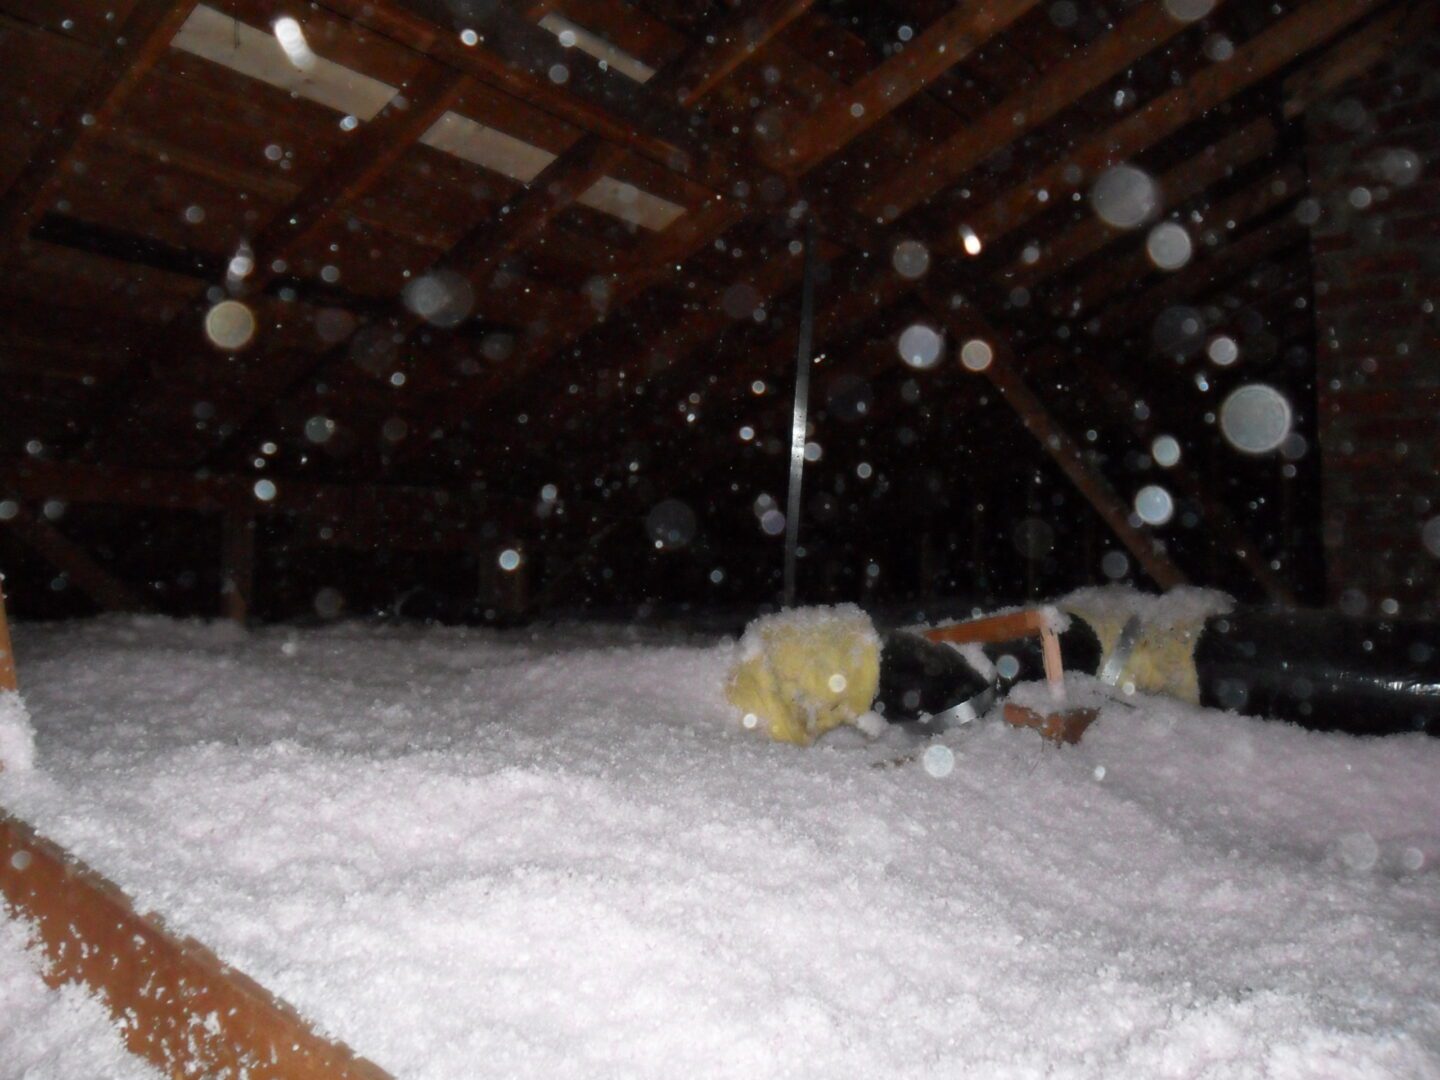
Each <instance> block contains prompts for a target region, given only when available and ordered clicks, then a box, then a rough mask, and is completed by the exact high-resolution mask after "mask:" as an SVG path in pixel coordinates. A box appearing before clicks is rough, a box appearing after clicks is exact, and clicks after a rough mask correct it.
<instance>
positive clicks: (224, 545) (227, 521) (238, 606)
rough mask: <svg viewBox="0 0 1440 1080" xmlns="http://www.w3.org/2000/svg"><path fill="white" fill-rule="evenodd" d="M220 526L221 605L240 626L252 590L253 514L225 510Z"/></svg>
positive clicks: (253, 554)
mask: <svg viewBox="0 0 1440 1080" xmlns="http://www.w3.org/2000/svg"><path fill="white" fill-rule="evenodd" d="M220 528H221V534H220V536H221V539H220V606H221V608H222V609H223V611H224V613H225V617H226V618H227V619H229V620H231V621H232V622H236V623H239V624H241V625H242V626H243V625H244V624H245V621H246V620H247V619H248V618H249V617H250V603H251V598H252V596H253V595H254V590H255V515H254V514H247V513H245V512H243V511H239V510H230V511H226V513H225V514H224V515H223V516H222V517H221V526H220Z"/></svg>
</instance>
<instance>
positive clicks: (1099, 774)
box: [1090, 765, 1105, 780]
mask: <svg viewBox="0 0 1440 1080" xmlns="http://www.w3.org/2000/svg"><path fill="white" fill-rule="evenodd" d="M1090 775H1091V776H1093V777H1095V779H1096V780H1104V779H1105V766H1104V765H1096V766H1095V770H1094V771H1093V772H1092V773H1091V774H1090Z"/></svg>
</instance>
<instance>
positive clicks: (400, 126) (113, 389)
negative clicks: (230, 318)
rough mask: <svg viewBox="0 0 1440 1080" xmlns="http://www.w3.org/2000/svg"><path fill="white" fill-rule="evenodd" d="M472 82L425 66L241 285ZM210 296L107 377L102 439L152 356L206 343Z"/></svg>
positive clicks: (284, 253)
mask: <svg viewBox="0 0 1440 1080" xmlns="http://www.w3.org/2000/svg"><path fill="white" fill-rule="evenodd" d="M469 85H470V80H469V78H468V77H467V76H464V75H461V74H459V73H457V72H455V71H453V70H451V69H449V68H443V67H440V66H437V65H434V64H428V63H427V64H424V65H422V66H421V68H420V70H419V72H418V74H417V75H416V76H415V78H414V79H413V80H412V81H411V83H410V84H408V85H407V86H405V87H403V88H402V93H399V94H397V95H396V96H395V98H394V99H392V100H391V101H390V102H389V104H387V105H386V106H385V107H384V108H383V109H381V110H380V112H379V113H378V114H377V115H376V116H375V117H374V118H373V119H372V120H370V121H368V122H367V123H365V124H364V125H363V126H362V127H361V128H360V130H359V131H358V132H357V133H356V135H355V136H354V138H353V139H352V140H351V141H350V142H349V143H347V144H346V146H345V148H344V149H343V150H342V151H341V152H340V153H339V154H337V155H336V156H335V158H334V159H333V160H331V161H330V163H329V164H328V165H327V166H326V167H325V168H324V169H322V170H321V172H320V174H319V175H318V176H316V177H315V178H314V179H313V180H312V181H311V182H310V183H309V184H308V185H306V187H305V188H304V189H303V190H302V191H301V192H300V193H299V194H298V195H297V196H296V197H295V198H294V199H292V200H291V201H290V203H289V205H287V206H286V207H285V208H284V209H283V210H281V211H280V212H279V213H277V214H276V215H275V217H274V218H272V219H271V221H270V223H269V225H267V226H266V227H265V228H264V229H262V230H261V231H260V233H259V234H258V235H257V236H256V237H255V240H254V243H253V244H252V245H251V247H252V251H253V255H252V268H251V270H250V272H249V275H248V277H247V278H246V279H245V282H244V285H245V288H246V290H247V291H248V292H251V293H255V292H262V291H264V289H265V288H266V287H267V286H268V285H269V284H270V283H271V282H273V281H274V280H275V279H276V278H277V277H278V276H279V274H280V270H281V268H282V267H283V266H284V265H285V264H286V263H287V262H288V261H289V260H290V259H291V258H292V257H293V255H294V253H295V252H296V251H298V250H299V249H300V248H301V247H302V246H303V245H304V243H305V242H306V240H308V239H309V238H310V237H312V236H314V235H315V233H316V232H317V231H318V230H319V229H320V228H321V227H322V226H323V225H324V224H325V223H326V222H327V221H328V220H329V219H330V216H331V214H332V213H333V212H334V211H335V210H336V209H337V208H340V207H345V206H348V205H350V204H352V203H354V202H358V201H359V200H360V199H362V198H363V197H364V196H365V195H366V193H367V192H369V191H371V190H372V189H373V188H374V187H375V186H376V185H377V184H378V183H379V182H380V181H381V180H382V179H383V178H384V177H385V175H386V174H387V173H388V172H389V170H390V169H391V168H392V167H393V166H394V165H395V163H396V162H397V161H399V160H400V158H401V157H402V156H403V155H404V154H405V153H406V152H407V151H409V150H410V148H411V147H413V146H414V145H415V144H416V143H418V142H419V141H420V139H421V137H422V136H423V135H424V134H425V133H426V132H427V131H429V130H430V128H431V126H432V125H433V124H434V123H435V122H436V121H437V120H439V119H440V117H441V116H442V115H444V114H445V112H446V111H447V110H449V109H450V108H451V106H453V105H454V104H455V103H456V102H457V101H458V100H459V99H460V98H461V97H463V96H464V93H465V91H466V89H467V87H468V86H469ZM209 306H210V303H209V300H208V299H207V298H206V297H204V296H201V297H200V298H198V299H197V300H196V301H195V302H194V303H193V304H191V305H190V307H189V308H188V309H186V310H185V311H184V312H182V313H181V314H180V315H178V316H176V318H175V319H174V320H172V324H171V332H169V333H167V334H166V335H165V337H164V339H163V340H162V342H161V343H160V344H159V345H158V346H157V347H156V348H154V349H146V350H145V351H144V352H143V353H142V354H141V355H140V356H138V357H136V358H135V359H134V360H132V361H131V363H130V364H128V365H127V366H126V368H125V370H124V371H123V372H121V373H120V374H119V375H117V376H116V377H115V378H114V379H112V380H110V381H109V382H108V383H107V384H106V386H105V388H104V391H103V392H102V394H101V395H100V400H99V401H97V402H96V405H95V409H94V413H93V416H92V419H91V423H90V426H91V428H92V436H93V438H94V440H95V441H96V442H97V443H99V444H101V452H100V453H99V454H98V456H100V457H104V456H105V454H104V450H103V443H104V440H105V439H106V438H107V436H113V435H115V434H116V432H115V430H114V427H115V423H116V420H117V414H118V413H120V412H121V411H122V410H123V409H124V408H125V406H127V405H129V404H130V403H131V399H132V398H133V396H134V394H135V393H136V391H137V390H138V389H139V387H140V385H141V384H142V383H143V382H145V380H146V379H147V376H148V373H149V371H150V368H151V366H152V360H151V354H152V353H154V354H158V355H159V356H162V357H169V356H173V355H185V354H186V353H187V352H188V351H189V348H187V347H198V346H201V345H203V341H202V335H201V329H200V323H201V321H202V319H203V317H204V313H205V311H206V310H207V309H208V307H209Z"/></svg>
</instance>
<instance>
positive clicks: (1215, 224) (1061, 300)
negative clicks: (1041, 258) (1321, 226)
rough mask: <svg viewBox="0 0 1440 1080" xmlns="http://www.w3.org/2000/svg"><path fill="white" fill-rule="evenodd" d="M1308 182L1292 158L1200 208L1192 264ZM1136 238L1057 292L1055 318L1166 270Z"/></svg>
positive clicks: (1052, 303)
mask: <svg viewBox="0 0 1440 1080" xmlns="http://www.w3.org/2000/svg"><path fill="white" fill-rule="evenodd" d="M1308 186H1309V181H1308V180H1307V178H1306V175H1305V168H1304V166H1303V165H1301V164H1299V163H1298V162H1292V163H1290V164H1285V165H1282V166H1281V167H1280V168H1278V169H1277V170H1276V171H1274V172H1272V173H1268V174H1267V175H1265V176H1262V177H1260V178H1259V179H1257V180H1256V181H1255V182H1254V183H1252V184H1250V185H1249V186H1247V187H1245V188H1243V189H1241V190H1240V191H1237V192H1236V193H1235V194H1233V195H1231V196H1230V197H1229V198H1228V199H1225V200H1224V201H1222V202H1220V203H1218V204H1216V205H1214V206H1211V207H1208V208H1206V209H1204V210H1202V211H1200V221H1199V222H1198V223H1188V222H1187V224H1189V225H1190V229H1189V231H1190V232H1193V233H1194V234H1195V239H1194V241H1193V243H1194V245H1195V253H1194V255H1192V257H1191V262H1194V261H1196V260H1205V259H1207V258H1212V257H1214V256H1215V255H1220V254H1223V253H1224V251H1225V248H1224V246H1223V245H1224V244H1225V243H1226V242H1228V241H1229V239H1230V237H1231V236H1232V235H1233V234H1238V233H1240V232H1242V231H1243V230H1244V228H1245V227H1246V226H1247V225H1249V224H1250V223H1251V222H1252V221H1254V220H1255V219H1256V218H1259V217H1262V216H1264V215H1265V214H1268V213H1269V212H1270V211H1272V210H1274V209H1275V208H1276V207H1277V206H1283V205H1284V204H1286V203H1288V202H1293V201H1294V200H1295V199H1296V198H1297V197H1299V196H1300V195H1301V194H1303V193H1304V191H1305V190H1306V188H1307V187H1308ZM1215 232H1218V234H1219V241H1218V242H1219V244H1220V245H1221V246H1217V247H1210V246H1207V244H1206V243H1205V235H1206V234H1207V233H1215ZM1131 240H1132V243H1131V244H1130V245H1129V247H1128V250H1127V251H1126V252H1125V253H1124V254H1120V253H1115V254H1114V255H1113V256H1112V257H1111V258H1108V259H1106V260H1105V262H1104V265H1102V266H1097V267H1095V268H1094V269H1093V270H1092V271H1091V272H1090V273H1089V274H1088V275H1087V276H1086V277H1084V278H1082V279H1081V280H1080V281H1078V282H1075V283H1074V285H1073V286H1069V287H1066V288H1064V289H1063V290H1058V291H1057V294H1056V295H1054V296H1052V297H1050V298H1049V302H1048V304H1047V307H1048V310H1049V311H1050V313H1051V314H1052V315H1054V316H1055V317H1056V318H1064V319H1073V318H1077V317H1079V316H1081V315H1084V314H1085V312H1087V311H1092V310H1094V309H1095V308H1096V307H1097V306H1098V305H1100V304H1102V303H1104V302H1106V301H1107V300H1108V299H1109V298H1110V297H1111V296H1112V295H1121V294H1124V293H1125V292H1126V291H1129V290H1133V289H1134V288H1135V287H1136V286H1137V284H1141V283H1144V282H1146V281H1147V280H1149V279H1152V278H1154V277H1155V275H1157V274H1161V273H1164V272H1163V271H1159V270H1157V269H1156V268H1155V264H1154V262H1152V261H1151V259H1150V255H1149V252H1148V251H1147V250H1146V247H1145V242H1144V238H1143V237H1138V236H1133V235H1132V237H1131ZM1157 284H1158V282H1157Z"/></svg>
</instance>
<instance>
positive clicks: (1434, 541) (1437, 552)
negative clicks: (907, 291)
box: [10, 503, 1440, 559]
mask: <svg viewBox="0 0 1440 1080" xmlns="http://www.w3.org/2000/svg"><path fill="white" fill-rule="evenodd" d="M10 505H11V506H14V505H15V504H14V503H11V504H10ZM1420 539H1421V540H1422V541H1424V543H1425V550H1426V551H1428V552H1430V554H1431V555H1434V556H1435V557H1436V558H1437V559H1440V517H1432V518H1431V519H1430V520H1429V521H1427V522H1425V527H1424V528H1422V529H1421V530H1420Z"/></svg>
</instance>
